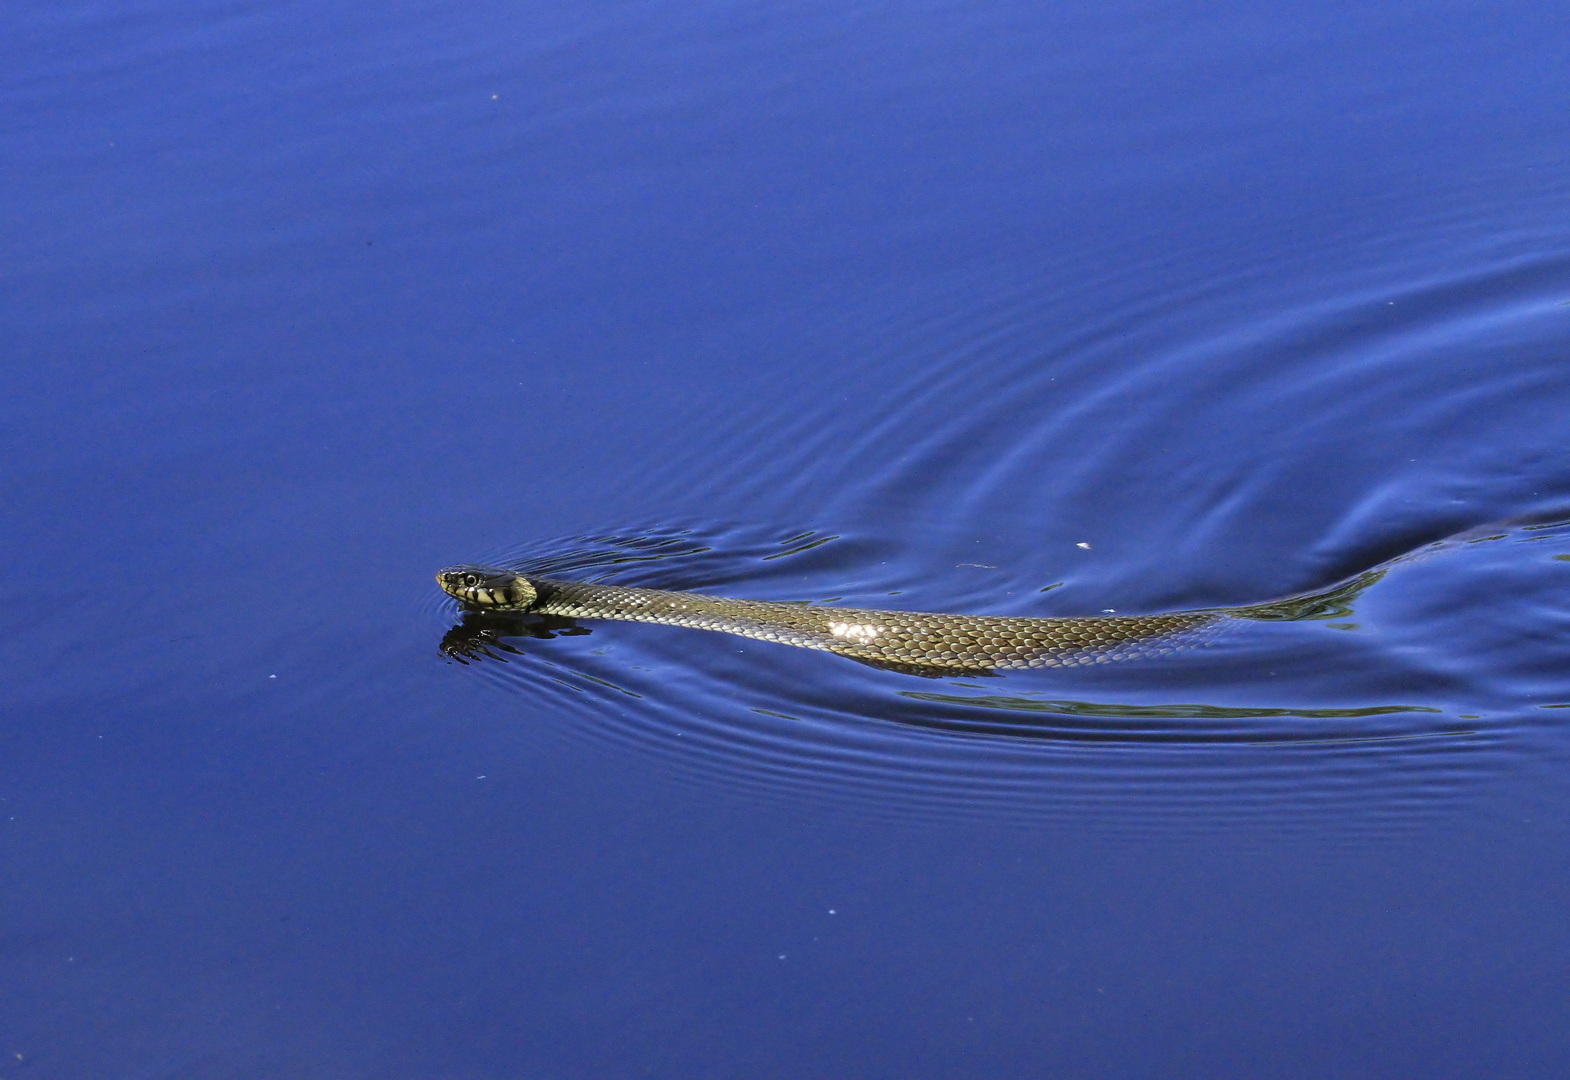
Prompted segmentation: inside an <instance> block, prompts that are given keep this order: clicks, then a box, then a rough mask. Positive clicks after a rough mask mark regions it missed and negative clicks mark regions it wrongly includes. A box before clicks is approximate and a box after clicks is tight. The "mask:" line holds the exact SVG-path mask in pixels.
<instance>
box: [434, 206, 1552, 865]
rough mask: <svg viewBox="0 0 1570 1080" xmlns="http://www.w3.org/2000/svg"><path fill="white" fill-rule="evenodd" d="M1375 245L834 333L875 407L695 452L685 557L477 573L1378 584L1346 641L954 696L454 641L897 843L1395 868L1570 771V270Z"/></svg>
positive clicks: (1228, 646) (1163, 596) (601, 557)
mask: <svg viewBox="0 0 1570 1080" xmlns="http://www.w3.org/2000/svg"><path fill="white" fill-rule="evenodd" d="M1496 224H1497V223H1496ZM1347 228H1348V232H1347V233H1346V235H1343V236H1339V237H1330V236H1319V237H1311V238H1304V239H1303V240H1302V241H1301V242H1300V243H1297V244H1296V246H1293V245H1291V244H1287V245H1283V246H1282V250H1283V252H1284V254H1283V259H1282V262H1281V264H1280V265H1278V266H1275V267H1271V268H1260V267H1254V266H1239V265H1230V264H1228V262H1227V259H1226V256H1225V254H1224V253H1220V252H1217V251H1215V250H1206V251H1194V252H1190V253H1189V255H1190V256H1191V258H1190V259H1189V260H1188V261H1187V262H1182V261H1177V260H1175V261H1173V262H1172V263H1171V264H1169V265H1161V266H1151V265H1148V264H1146V265H1141V266H1131V267H1129V268H1128V269H1127V271H1126V272H1121V273H1104V274H1101V275H1100V276H1094V275H1088V276H1086V277H1085V278H1084V279H1083V280H1078V279H1074V278H1072V277H1071V276H1070V274H1071V270H1072V266H1073V264H1074V263H1073V253H1072V252H1065V253H1059V254H1060V258H1058V259H1056V260H1054V262H1053V263H1052V264H1051V266H1049V267H1037V268H1033V269H1029V270H1027V269H1025V268H1015V269H1014V270H1013V271H1012V279H1011V280H1012V284H1011V285H1010V286H1009V287H1006V288H1005V287H1000V286H999V285H998V282H997V271H996V269H994V270H992V271H990V272H989V273H981V272H974V273H969V272H956V273H955V274H954V275H951V276H949V277H948V278H945V279H942V280H938V279H934V280H933V281H932V282H930V287H929V289H928V291H927V292H926V293H925V294H922V295H916V294H911V295H907V296H904V297H903V298H901V299H898V300H895V299H891V298H888V297H883V298H876V297H874V298H868V300H867V303H866V305H865V306H866V309H867V310H866V311H865V312H862V313H859V314H858V313H855V312H851V311H850V310H849V309H848V308H846V306H845V305H843V304H839V305H835V304H826V310H830V309H832V310H834V311H837V312H838V314H837V315H836V316H835V319H837V320H838V322H834V321H833V320H830V323H831V325H829V326H828V328H827V329H826V330H825V331H824V332H823V333H824V335H825V340H824V341H823V342H822V344H823V346H824V347H825V348H837V349H839V350H841V353H842V355H844V356H845V358H846V362H845V364H844V366H843V370H842V371H841V372H840V374H839V377H838V379H837V381H836V382H835V383H834V384H833V385H832V386H830V385H826V384H824V383H822V382H821V381H818V380H819V379H821V378H822V371H823V367H824V365H822V364H817V365H813V366H811V367H810V369H808V368H804V369H803V370H804V371H807V372H808V374H804V375H803V376H802V378H801V380H800V381H798V382H791V381H789V380H788V379H787V380H784V381H782V382H780V383H779V385H776V386H771V388H770V394H769V396H768V400H767V401H763V400H759V401H758V402H757V403H756V406H755V407H754V408H751V409H736V410H732V411H731V412H730V413H729V414H727V415H726V416H724V417H723V418H722V419H721V421H719V422H715V423H712V424H709V425H707V426H705V427H703V428H701V429H699V430H695V432H694V435H693V438H692V440H691V442H690V443H689V444H687V445H684V446H682V447H678V448H672V452H671V453H670V454H669V455H668V457H667V458H666V459H665V460H664V461H663V462H662V463H660V465H659V466H658V467H651V470H650V473H649V475H648V476H646V477H643V478H642V481H643V482H645V483H646V485H647V488H648V492H649V497H650V500H651V503H653V504H656V505H660V506H663V507H665V508H667V511H668V513H670V514H671V515H673V517H667V518H665V521H666V522H667V524H664V525H660V526H657V527H648V526H639V527H636V528H631V529H614V530H607V531H606V532H604V533H603V534H600V535H595V536H589V537H584V538H574V539H570V540H558V541H547V542H539V543H536V544H535V545H534V546H532V547H531V548H528V549H514V550H507V551H503V552H500V553H493V554H492V556H491V558H490V559H489V560H487V559H486V558H485V553H483V552H453V553H452V558H453V561H457V560H460V559H469V560H477V561H492V562H496V561H501V562H505V563H508V564H510V565H514V566H518V567H521V568H530V569H534V570H536V571H537V572H545V573H549V574H552V575H555V576H560V577H571V576H573V575H574V574H576V575H578V576H580V577H583V578H585V579H602V580H608V581H615V582H617V583H620V584H636V585H647V586H651V587H658V588H665V589H693V590H698V591H704V592H711V593H714V594H717V595H729V596H739V597H746V598H752V599H766V600H787V601H789V600H796V601H814V602H820V603H822V602H828V603H843V604H845V605H846V606H855V607H866V608H895V609H910V610H925V611H940V612H961V613H974V614H997V615H1053V616H1065V615H1089V614H1097V613H1102V612H1107V611H1117V612H1119V613H1128V614H1133V613H1141V612H1156V611H1173V610H1183V609H1186V608H1195V607H1217V606H1232V605H1238V604H1247V603H1259V602H1262V601H1267V600H1271V599H1273V598H1276V597H1280V596H1283V595H1287V594H1293V593H1301V592H1309V591H1313V590H1322V589H1326V588H1328V587H1331V586H1333V585H1335V584H1336V583H1338V582H1348V581H1353V580H1355V579H1356V580H1361V579H1359V578H1358V575H1364V576H1365V577H1367V580H1366V581H1364V582H1363V586H1362V587H1360V588H1359V589H1357V590H1355V592H1354V594H1353V595H1352V597H1351V599H1350V600H1349V602H1348V603H1347V604H1346V605H1344V610H1338V611H1333V612H1329V613H1320V614H1319V615H1317V616H1316V617H1313V618H1303V619H1299V620H1295V621H1293V620H1284V621H1279V622H1255V623H1248V624H1241V625H1239V626H1237V627H1234V628H1233V629H1232V631H1231V632H1230V633H1229V634H1228V635H1226V636H1224V637H1223V638H1221V639H1220V640H1218V641H1217V642H1215V643H1214V644H1213V645H1211V646H1210V647H1208V648H1205V649H1202V650H1196V651H1194V652H1191V653H1187V654H1179V655H1177V656H1175V657H1172V658H1169V659H1166V660H1162V661H1160V662H1153V663H1136V664H1109V665H1105V666H1097V667H1094V668H1090V669H1076V670H1069V671H1054V672H1050V673H1010V674H1008V675H1007V676H1005V677H995V678H969V679H947V680H929V679H921V678H916V677H913V676H909V675H902V674H898V673H893V672H882V671H875V670H869V669H866V668H863V667H860V666H858V665H856V664H853V663H849V662H847V661H845V660H843V659H840V658H836V657H832V656H825V655H821V654H815V653H809V652H804V651H800V650H792V649H789V648H785V647H779V646H772V645H768V644H765V643H760V642H753V641H746V640H742V639H733V638H729V637H725V636H723V635H714V634H704V633H702V632H696V631H687V630H681V629H675V628H666V627H657V626H638V625H630V624H600V625H585V626H582V627H572V626H556V627H550V626H544V627H541V626H534V627H528V628H526V627H520V626H518V625H507V624H486V623H485V622H484V621H483V620H479V619H476V618H475V617H472V616H471V617H470V618H471V621H470V622H468V623H463V624H460V625H459V626H457V627H453V624H452V623H451V622H450V621H449V622H447V623H445V624H444V625H443V627H442V629H443V630H446V629H447V628H449V627H451V628H452V631H451V632H452V633H454V634H457V635H458V636H459V638H464V636H465V635H469V637H470V638H472V640H473V641H474V642H475V643H477V644H478V645H479V646H480V647H479V648H477V649H474V650H472V651H471V652H470V653H468V654H467V658H468V659H470V660H471V661H473V660H478V662H471V663H469V664H467V665H461V664H457V663H454V665H453V668H454V677H464V678H478V679H483V680H486V681H488V682H489V683H490V684H491V685H493V686H494V687H495V688H496V689H497V690H498V691H499V692H501V693H502V694H503V695H504V696H505V698H506V699H519V698H527V699H529V700H530V701H531V702H534V703H536V704H545V703H548V705H549V707H548V709H546V710H545V711H546V713H547V714H548V715H551V716H552V717H554V719H553V720H552V724H553V725H554V726H557V727H558V728H559V729H560V730H561V731H565V732H569V733H570V734H571V735H572V736H573V737H578V738H589V739H595V740H601V741H603V742H606V743H608V744H611V745H614V746H616V747H624V748H636V749H637V750H638V751H639V752H642V753H645V754H649V755H650V756H652V757H655V758H657V759H658V760H660V761H661V762H662V763H663V765H664V767H668V768H669V769H670V770H671V771H672V772H673V773H677V774H681V775H686V776H689V777H693V778H703V779H702V782H705V783H720V784H723V785H725V786H726V787H728V788H731V789H746V790H752V791H755V792H758V793H760V794H764V795H768V796H770V797H784V798H790V799H799V798H810V799H813V800H832V801H834V802H837V803H846V804H854V805H856V806H859V807H862V808H863V809H864V810H865V812H868V813H875V814H879V815H891V814H892V815H899V814H934V813H936V814H954V813H962V814H984V815H986V816H988V817H991V818H996V817H1019V818H1022V819H1026V820H1032V821H1041V820H1046V819H1057V820H1062V821H1065V822H1070V823H1073V824H1075V825H1076V827H1085V826H1087V825H1090V824H1092V823H1093V824H1094V826H1095V827H1096V828H1100V829H1105V830H1113V831H1117V830H1119V829H1124V828H1127V829H1131V830H1134V831H1139V830H1142V829H1144V828H1145V827H1147V826H1149V825H1150V824H1151V823H1153V822H1156V821H1160V822H1163V823H1164V824H1163V827H1164V828H1170V827H1171V826H1172V824H1173V823H1174V822H1187V823H1199V822H1205V821H1214V820H1220V819H1248V820H1250V821H1255V822H1259V821H1263V820H1269V821H1273V822H1275V823H1277V824H1278V825H1279V826H1280V827H1283V828H1291V827H1298V826H1301V827H1304V828H1314V829H1320V828H1324V827H1325V826H1326V824H1327V822H1331V821H1333V822H1335V824H1336V826H1337V829H1338V830H1342V831H1344V832H1345V833H1348V834H1355V833H1357V832H1359V831H1367V830H1373V831H1383V830H1386V829H1389V828H1395V827H1399V826H1400V824H1401V823H1402V822H1408V821H1411V820H1413V819H1414V818H1416V817H1421V816H1423V815H1425V814H1429V813H1435V812H1444V811H1446V810H1447V809H1448V808H1451V807H1453V806H1455V805H1458V804H1459V802H1460V801H1462V800H1463V799H1464V797H1465V796H1466V795H1467V793H1470V792H1477V791H1480V790H1482V789H1483V788H1486V787H1487V786H1488V784H1487V783H1485V782H1484V781H1485V780H1486V778H1488V777H1490V776H1502V775H1508V774H1509V773H1510V772H1511V771H1512V770H1514V769H1517V768H1519V767H1522V763H1523V762H1525V761H1536V762H1543V761H1547V760H1560V759H1561V758H1563V757H1564V756H1565V755H1564V749H1565V748H1564V747H1563V746H1561V745H1560V743H1561V739H1560V735H1559V731H1560V719H1561V718H1562V717H1563V716H1565V715H1570V714H1566V713H1564V712H1562V711H1556V709H1557V708H1558V706H1561V705H1567V704H1570V676H1567V675H1566V674H1565V670H1566V669H1565V667H1564V664H1563V653H1564V650H1565V646H1566V644H1567V643H1570V623H1567V615H1566V612H1567V610H1570V532H1567V527H1566V525H1565V524H1564V523H1563V522H1562V521H1560V520H1558V518H1559V517H1562V514H1563V507H1565V506H1567V505H1570V458H1567V454H1566V451H1565V449H1564V448H1565V447H1566V446H1567V445H1570V380H1566V379H1565V378H1564V375H1563V372H1564V356H1565V353H1566V349H1567V346H1570V237H1566V236H1561V235H1557V234H1555V235H1548V234H1543V233H1541V232H1538V233H1532V232H1530V231H1522V230H1513V231H1512V230H1510V229H1504V228H1497V227H1496V228H1492V229H1491V228H1489V227H1488V223H1487V221H1486V220H1479V219H1476V218H1468V217H1467V216H1466V215H1464V214H1460V213H1458V214H1457V215H1455V216H1454V217H1452V218H1447V219H1444V220H1430V221H1428V222H1410V223H1407V225H1406V226H1405V227H1404V230H1403V229H1393V230H1392V229H1387V230H1386V231H1385V232H1383V233H1378V232H1374V233H1369V234H1366V235H1362V234H1358V233H1357V231H1356V229H1355V227H1354V225H1353V224H1348V226H1347ZM1439 256H1442V257H1439ZM1093 264H1094V265H1100V266H1108V265H1112V264H1113V260H1111V259H1109V258H1108V257H1107V256H1106V255H1105V253H1103V254H1102V257H1101V258H1099V259H1097V260H1094V263H1093ZM1430 265H1432V266H1440V267H1443V268H1444V269H1443V270H1430V269H1429V266H1430ZM989 275H990V276H989ZM858 320H859V321H858ZM828 336H834V337H836V338H837V341H836V342H830V341H828V340H827V337H828ZM797 347H806V346H805V345H803V344H802V343H800V342H798V343H797ZM814 373H815V374H814ZM716 514H721V515H726V516H732V517H739V518H744V519H746V520H748V521H751V522H770V523H773V524H770V525H767V526H761V525H754V526H749V527H736V526H728V525H721V524H716V516H715V515H716ZM1556 515H1557V516H1556ZM672 520H675V521H677V522H679V523H678V524H675V525H672V524H669V522H670V521H672ZM1501 520H1506V521H1514V522H1516V524H1513V525H1505V526H1499V527H1494V528H1482V527H1483V526H1484V525H1485V524H1486V523H1488V522H1491V521H1501ZM1480 528H1481V531H1478V530H1479V529H1480ZM1447 538H1448V539H1447ZM433 569H434V567H433ZM451 614H452V613H451V612H449V616H450V615H451ZM584 631H587V632H584ZM534 634H537V635H540V636H532V637H531V636H527V635H534ZM459 652H460V653H461V652H462V650H459Z"/></svg>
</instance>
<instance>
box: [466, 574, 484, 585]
mask: <svg viewBox="0 0 1570 1080" xmlns="http://www.w3.org/2000/svg"><path fill="white" fill-rule="evenodd" d="M463 583H464V584H465V585H466V586H468V587H469V588H471V589H472V588H474V587H475V586H476V585H478V584H479V583H480V579H479V576H478V575H476V574H465V575H463Z"/></svg>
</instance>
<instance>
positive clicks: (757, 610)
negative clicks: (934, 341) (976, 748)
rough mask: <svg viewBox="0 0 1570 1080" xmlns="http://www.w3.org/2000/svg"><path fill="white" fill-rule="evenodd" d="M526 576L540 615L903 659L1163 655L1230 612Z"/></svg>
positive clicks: (1044, 661)
mask: <svg viewBox="0 0 1570 1080" xmlns="http://www.w3.org/2000/svg"><path fill="white" fill-rule="evenodd" d="M498 573H499V572H498ZM527 580H528V583H529V584H530V585H532V586H533V587H534V589H535V591H536V593H537V597H536V599H535V600H534V602H533V603H531V604H529V605H528V607H527V608H526V609H522V610H528V611H531V612H535V613H538V614H541V615H558V616H565V617H568V618H575V619H619V620H623V621H630V622H646V623H659V624H661V625H665V626H686V627H692V628H693V629H697V630H718V631H721V632H723V633H727V634H739V635H740V636H742V637H749V638H757V639H759V640H762V641H774V642H778V643H779V644H782V645H795V646H797V647H798V648H803V649H823V650H826V651H828V652H832V653H837V654H839V655H840V656H848V657H851V658H852V659H856V660H861V661H864V662H867V663H872V664H879V665H885V666H890V667H895V668H938V669H944V670H954V671H964V670H975V671H986V670H992V669H996V668H1047V667H1066V666H1070V665H1078V664H1101V663H1107V662H1109V661H1113V660H1129V659H1137V658H1143V657H1155V656H1160V655H1164V654H1167V653H1170V652H1173V651H1175V650H1177V649H1181V648H1186V647H1191V646H1193V645H1195V644H1198V643H1199V642H1201V641H1203V640H1204V639H1205V638H1208V637H1210V636H1211V634H1212V633H1213V632H1214V631H1215V630H1217V629H1219V627H1220V624H1221V623H1222V622H1224V621H1225V620H1226V619H1227V618H1228V616H1227V615H1226V614H1224V613H1222V612H1216V611H1188V612H1174V613H1170V614H1163V615H1108V616H1089V617H1082V618H1061V619H1046V618H1013V617H1007V616H995V615H940V614H931V613H927V612H919V611H871V610H865V609H861V608H841V607H827V606H820V605H816V604H788V603H776V602H772V601H766V600H732V599H727V598H723V597H715V596H703V595H700V594H698V593H688V592H667V591H665V590H662V589H637V588H627V587H624V586H619V585H600V584H585V583H580V582H570V581H555V580H552V579H550V578H536V577H530V578H528V579H527ZM443 587H444V588H447V586H446V584H445V583H444V585H443ZM448 591H449V592H450V593H452V594H453V595H454V596H457V598H458V599H460V600H461V599H464V596H463V595H461V593H460V592H457V591H454V590H453V589H448ZM514 610H519V609H516V608H515V609H514Z"/></svg>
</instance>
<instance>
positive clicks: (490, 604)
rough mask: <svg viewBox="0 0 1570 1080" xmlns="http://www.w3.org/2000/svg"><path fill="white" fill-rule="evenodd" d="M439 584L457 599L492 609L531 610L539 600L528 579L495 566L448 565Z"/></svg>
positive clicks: (438, 578) (473, 605)
mask: <svg viewBox="0 0 1570 1080" xmlns="http://www.w3.org/2000/svg"><path fill="white" fill-rule="evenodd" d="M436 583H437V584H438V585H440V586H441V587H442V591H443V592H445V593H446V594H447V595H448V596H450V597H452V598H453V599H454V600H458V601H461V602H462V603H465V604H468V605H470V606H471V607H476V608H485V609H488V610H490V611H528V610H529V608H531V607H533V606H534V602H535V601H536V600H538V599H539V593H538V592H537V591H536V590H535V588H534V586H533V585H531V584H530V583H529V579H528V578H526V577H524V576H523V575H522V574H520V573H517V572H516V571H513V570H498V569H496V568H495V567H492V566H449V567H447V569H445V570H441V571H438V572H437V574H436Z"/></svg>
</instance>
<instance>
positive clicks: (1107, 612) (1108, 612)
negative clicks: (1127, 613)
mask: <svg viewBox="0 0 1570 1080" xmlns="http://www.w3.org/2000/svg"><path fill="white" fill-rule="evenodd" d="M1117 610H1118V609H1117V608H1113V607H1104V608H1102V609H1101V614H1103V615H1115V614H1117Z"/></svg>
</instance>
